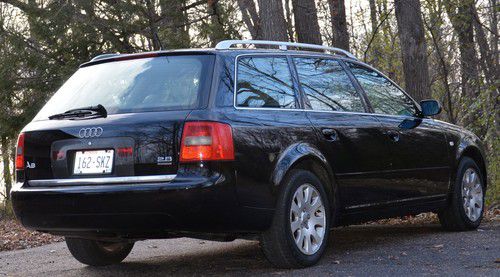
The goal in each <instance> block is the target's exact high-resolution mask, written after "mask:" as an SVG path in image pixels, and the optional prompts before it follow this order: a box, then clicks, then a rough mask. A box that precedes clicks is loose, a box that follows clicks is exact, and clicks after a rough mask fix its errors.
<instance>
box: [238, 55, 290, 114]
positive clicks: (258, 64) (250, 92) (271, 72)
mask: <svg viewBox="0 0 500 277" xmlns="http://www.w3.org/2000/svg"><path fill="white" fill-rule="evenodd" d="M237 81H238V84H237V92H236V104H237V105H238V106H239V107H254V108H287V109H293V108H296V107H297V99H296V97H295V90H294V88H293V81H292V74H291V73H290V68H289V67H288V61H287V58H286V57H243V58H239V59H238V76H237Z"/></svg>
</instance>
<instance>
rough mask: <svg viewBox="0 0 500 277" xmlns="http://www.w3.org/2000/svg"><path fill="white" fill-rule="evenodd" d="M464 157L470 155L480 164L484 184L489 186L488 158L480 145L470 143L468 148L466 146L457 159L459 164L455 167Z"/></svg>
mask: <svg viewBox="0 0 500 277" xmlns="http://www.w3.org/2000/svg"><path fill="white" fill-rule="evenodd" d="M464 157H469V158H471V159H472V160H474V161H475V162H476V164H477V165H478V166H479V169H480V170H481V175H482V176H483V179H484V180H483V181H484V186H485V187H487V184H488V175H487V164H486V160H485V158H484V157H483V154H482V152H481V150H480V149H479V148H478V147H476V146H473V145H469V146H467V147H466V148H464V149H463V150H462V151H461V152H460V153H459V158H458V160H457V164H456V165H455V168H458V165H459V164H460V161H461V160H462V159H463V158H464Z"/></svg>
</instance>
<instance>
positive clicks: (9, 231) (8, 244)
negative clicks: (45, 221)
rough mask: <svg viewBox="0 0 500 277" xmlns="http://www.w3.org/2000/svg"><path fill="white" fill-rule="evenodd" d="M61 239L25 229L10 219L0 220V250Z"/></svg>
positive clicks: (29, 246)
mask: <svg viewBox="0 0 500 277" xmlns="http://www.w3.org/2000/svg"><path fill="white" fill-rule="evenodd" d="M63 240H64V238H62V237H56V236H52V235H49V234H44V233H40V232H36V231H31V230H27V229H25V228H24V227H23V226H21V224H19V223H18V222H17V221H15V220H12V219H1V220H0V251H7V250H17V249H25V248H32V247H37V246H42V245H45V244H50V243H54V242H59V241H63Z"/></svg>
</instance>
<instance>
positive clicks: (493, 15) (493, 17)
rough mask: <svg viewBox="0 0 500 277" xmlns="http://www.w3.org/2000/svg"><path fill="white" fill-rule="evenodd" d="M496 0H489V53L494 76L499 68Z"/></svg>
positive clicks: (497, 73)
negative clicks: (493, 67)
mask: <svg viewBox="0 0 500 277" xmlns="http://www.w3.org/2000/svg"><path fill="white" fill-rule="evenodd" d="M497 3H498V2H497V0H490V6H491V7H490V9H491V11H490V26H491V36H490V41H491V42H490V46H491V52H492V54H493V57H492V60H493V64H494V65H495V69H496V70H495V75H496V76H498V75H499V74H500V73H499V70H500V69H499V68H498V14H497V13H498V7H497Z"/></svg>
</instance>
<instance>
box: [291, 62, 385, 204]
mask: <svg viewBox="0 0 500 277" xmlns="http://www.w3.org/2000/svg"><path fill="white" fill-rule="evenodd" d="M293 60H294V64H295V67H296V70H297V75H298V78H299V83H300V84H301V88H302V91H303V93H304V95H305V96H306V97H305V98H306V99H305V100H306V104H307V105H308V106H309V108H310V110H308V111H307V116H308V118H309V119H310V121H311V123H312V125H313V126H314V127H315V129H316V133H317V135H318V137H319V141H320V147H321V151H322V152H323V153H325V154H326V155H327V159H328V161H329V163H330V165H331V166H332V167H333V169H334V172H335V176H336V181H337V184H338V188H339V191H340V197H341V202H342V203H343V204H344V206H345V208H354V207H359V206H364V205H368V204H371V203H377V202H380V201H384V200H387V199H388V198H390V195H391V191H390V190H389V189H388V188H387V186H386V180H385V179H384V178H383V173H384V172H385V171H387V170H388V169H389V168H390V165H389V161H388V155H387V145H386V141H385V137H384V136H383V134H382V131H381V125H380V123H379V121H377V119H376V118H375V117H374V116H373V115H370V114H368V113H366V112H365V109H366V104H365V103H364V100H363V98H362V97H361V96H360V95H359V94H358V92H357V90H356V88H355V86H354V84H353V82H352V80H351V78H350V77H349V75H348V73H347V72H346V71H345V69H344V67H343V65H342V63H341V62H340V61H338V60H335V59H330V58H324V57H303V56H297V57H294V58H293Z"/></svg>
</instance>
